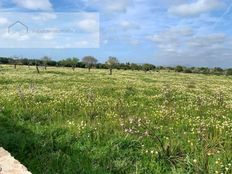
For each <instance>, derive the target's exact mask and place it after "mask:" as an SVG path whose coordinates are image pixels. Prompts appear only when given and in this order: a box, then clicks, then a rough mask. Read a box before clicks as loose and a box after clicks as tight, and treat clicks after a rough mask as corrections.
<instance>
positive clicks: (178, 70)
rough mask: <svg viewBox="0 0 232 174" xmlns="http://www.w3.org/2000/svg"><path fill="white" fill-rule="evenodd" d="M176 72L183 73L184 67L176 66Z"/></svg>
mask: <svg viewBox="0 0 232 174" xmlns="http://www.w3.org/2000/svg"><path fill="white" fill-rule="evenodd" d="M175 71H176V72H183V71H184V68H183V67H182V66H180V65H178V66H176V68H175Z"/></svg>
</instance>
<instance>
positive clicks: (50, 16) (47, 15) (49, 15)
mask: <svg viewBox="0 0 232 174" xmlns="http://www.w3.org/2000/svg"><path fill="white" fill-rule="evenodd" d="M56 18H57V15H56V14H55V13H40V14H39V15H36V16H32V19H33V20H38V21H47V20H52V19H56Z"/></svg>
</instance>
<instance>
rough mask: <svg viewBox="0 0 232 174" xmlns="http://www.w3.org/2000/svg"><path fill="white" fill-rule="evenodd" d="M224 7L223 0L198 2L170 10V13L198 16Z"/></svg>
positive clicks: (202, 0) (173, 7)
mask: <svg viewBox="0 0 232 174" xmlns="http://www.w3.org/2000/svg"><path fill="white" fill-rule="evenodd" d="M223 6H224V3H223V2H222V1H221V0H197V1H195V2H192V3H185V4H181V5H177V6H172V7H170V8H169V10H168V12H169V13H171V14H174V15H177V16H184V17H186V16H197V15H200V14H201V13H205V12H210V11H213V10H218V9H220V8H222V7H223Z"/></svg>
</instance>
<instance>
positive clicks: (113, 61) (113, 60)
mask: <svg viewBox="0 0 232 174" xmlns="http://www.w3.org/2000/svg"><path fill="white" fill-rule="evenodd" d="M118 64H119V61H118V59H117V58H116V57H109V59H108V60H107V62H106V65H107V66H108V68H109V69H110V75H112V71H113V68H115V67H116V66H117V65H118Z"/></svg>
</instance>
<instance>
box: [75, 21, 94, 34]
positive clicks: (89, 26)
mask: <svg viewBox="0 0 232 174" xmlns="http://www.w3.org/2000/svg"><path fill="white" fill-rule="evenodd" d="M77 27H78V28H80V29H81V30H82V31H84V32H96V31H98V30H99V23H98V22H97V21H96V20H95V19H83V20H81V21H79V22H78V23H77Z"/></svg>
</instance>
